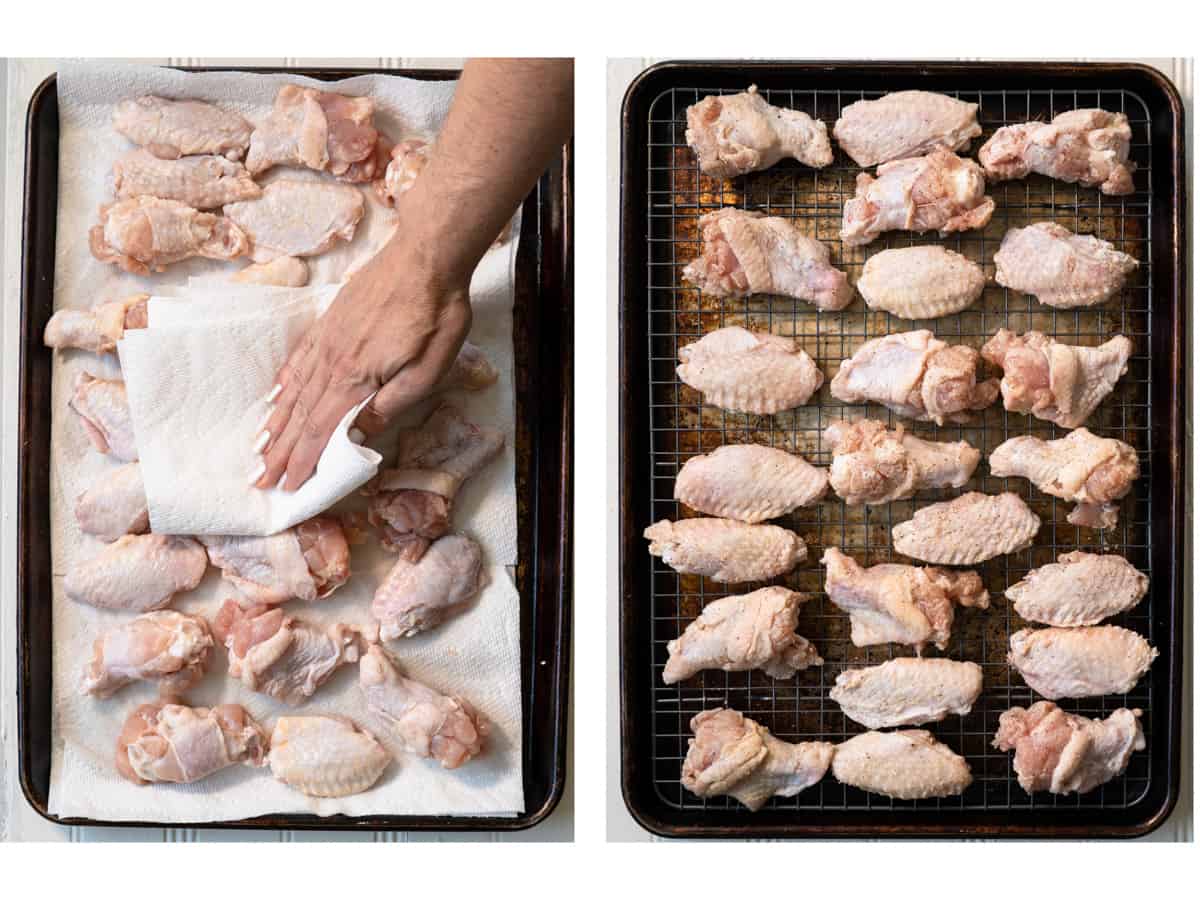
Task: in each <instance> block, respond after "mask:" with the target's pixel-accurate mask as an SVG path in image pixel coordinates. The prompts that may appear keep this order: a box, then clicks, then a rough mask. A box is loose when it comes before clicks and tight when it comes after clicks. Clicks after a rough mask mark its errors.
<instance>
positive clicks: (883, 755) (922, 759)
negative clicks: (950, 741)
mask: <svg viewBox="0 0 1200 900" xmlns="http://www.w3.org/2000/svg"><path fill="white" fill-rule="evenodd" d="M832 769H833V777H834V778H836V779H837V780H838V781H840V782H841V783H842V784H848V785H851V786H852V787H856V788H860V789H861V790H864V791H870V792H871V793H873V794H882V795H883V796H885V797H893V798H895V799H897V800H925V799H927V798H929V797H954V796H957V795H958V794H961V793H962V792H963V791H965V790H966V789H967V787H968V786H970V784H971V781H972V778H971V767H970V766H969V765H967V761H966V760H965V759H963V758H962V757H961V756H959V755H958V754H957V753H955V752H954V751H953V750H951V749H950V748H949V747H947V746H946V745H945V744H943V743H941V742H940V741H938V740H937V738H935V737H934V736H933V735H932V734H930V733H929V732H928V731H923V730H921V729H912V730H909V731H887V732H883V731H868V732H865V733H864V734H859V735H855V736H854V737H852V738H850V740H848V741H845V742H844V743H841V744H838V745H837V748H836V750H835V751H834V754H833V766H832Z"/></svg>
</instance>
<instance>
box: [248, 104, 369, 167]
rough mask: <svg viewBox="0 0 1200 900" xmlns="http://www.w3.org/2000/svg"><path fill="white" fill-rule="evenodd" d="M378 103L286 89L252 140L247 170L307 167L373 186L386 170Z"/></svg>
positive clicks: (255, 131) (252, 136) (255, 130)
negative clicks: (382, 159)
mask: <svg viewBox="0 0 1200 900" xmlns="http://www.w3.org/2000/svg"><path fill="white" fill-rule="evenodd" d="M374 117H375V101H374V100H372V99H371V98H370V97H347V96H344V95H342V94H333V93H329V92H327V91H318V90H316V89H315V88H307V87H300V86H299V85H294V84H285V85H284V86H283V87H281V88H280V89H279V93H278V94H276V95H275V106H274V108H273V109H272V110H271V113H270V115H268V116H267V118H266V120H265V121H264V122H263V123H262V124H261V125H259V126H258V127H257V128H256V129H254V134H253V135H251V137H250V152H249V153H248V154H247V155H246V168H248V169H249V170H250V173H251V174H252V175H259V174H261V173H263V172H265V171H266V170H267V169H269V168H271V167H272V166H303V167H305V168H308V169H315V170H316V171H318V172H329V173H330V174H331V175H336V176H337V177H339V178H341V179H343V180H345V181H355V182H359V181H370V180H371V179H373V178H375V177H376V175H377V174H378V170H379V169H380V168H381V166H380V160H379V155H378V152H377V151H378V146H377V145H378V143H379V132H378V131H376V130H375V124H374Z"/></svg>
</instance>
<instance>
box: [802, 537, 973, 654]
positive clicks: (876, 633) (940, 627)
mask: <svg viewBox="0 0 1200 900" xmlns="http://www.w3.org/2000/svg"><path fill="white" fill-rule="evenodd" d="M821 564H822V565H823V566H825V593H827V594H828V595H829V600H830V602H831V603H833V605H834V606H836V607H837V608H838V609H840V610H843V611H844V612H848V613H849V614H850V640H851V641H852V642H853V644H854V646H855V647H869V646H872V645H874V644H887V643H897V644H908V645H911V646H913V647H916V648H917V651H918V652H920V651H921V649H922V648H923V647H924V646H925V644H927V643H932V644H933V645H934V646H936V647H937V648H938V649H939V650H941V649H945V646H946V643H947V642H948V641H949V640H950V628H951V626H952V625H953V624H954V606H955V604H956V603H957V604H958V605H960V606H973V607H976V608H977V609H987V607H988V604H989V602H990V601H989V599H988V593H987V590H985V589H984V586H983V581H982V580H981V579H980V578H979V576H978V575H977V574H975V573H974V572H955V571H952V570H948V569H937V568H934V567H932V566H927V567H924V568H919V567H917V566H904V565H897V564H893V563H884V564H882V565H878V566H871V567H870V568H869V569H864V568H863V567H862V566H860V565H859V564H858V563H857V562H855V560H854V559H852V558H851V557H849V556H847V555H846V554H844V553H842V552H841V551H840V550H838V549H837V548H836V547H830V548H829V549H827V550H826V551H825V555H824V556H822V557H821Z"/></svg>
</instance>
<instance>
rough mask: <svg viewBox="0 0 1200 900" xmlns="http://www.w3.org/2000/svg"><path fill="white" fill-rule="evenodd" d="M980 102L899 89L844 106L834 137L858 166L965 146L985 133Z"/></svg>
mask: <svg viewBox="0 0 1200 900" xmlns="http://www.w3.org/2000/svg"><path fill="white" fill-rule="evenodd" d="M978 109H979V106H978V105H977V104H975V103H965V102H964V101H962V100H955V99H954V98H953V97H947V96H946V95H945V94H934V93H931V92H929V91H896V92H894V93H891V94H884V95H883V96H882V97H880V98H879V99H878V100H859V101H857V102H855V103H851V104H850V105H849V106H847V107H846V108H845V109H843V110H842V114H841V116H839V117H838V120H837V123H836V124H835V125H834V126H833V136H834V138H835V139H836V140H837V142H838V145H839V146H840V147H841V148H842V149H843V150H845V151H846V155H848V156H849V157H850V158H851V159H852V160H854V162H855V163H856V164H857V165H860V166H863V167H864V168H865V167H868V166H877V165H879V164H880V163H886V162H891V161H892V160H896V159H906V158H908V157H910V156H922V155H924V154H926V153H929V152H930V151H932V150H936V149H939V148H940V149H944V150H949V151H955V150H962V149H965V148H966V146H967V145H968V144H969V143H971V138H973V137H978V136H979V135H981V134H983V129H981V128H980V127H979V123H978V122H977V121H976V118H975V114H976V111H977V110H978Z"/></svg>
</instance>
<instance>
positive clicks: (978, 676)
mask: <svg viewBox="0 0 1200 900" xmlns="http://www.w3.org/2000/svg"><path fill="white" fill-rule="evenodd" d="M982 690H983V669H981V668H980V667H979V666H977V665H976V664H975V663H973V662H956V661H954V660H952V659H913V658H910V657H904V658H901V659H892V660H888V661H887V662H885V663H883V664H882V665H878V666H871V667H870V668H866V669H846V670H845V671H844V672H842V673H841V674H840V675H838V677H837V684H835V685H834V687H833V688H832V689H831V690H830V691H829V698H830V699H831V700H833V701H834V702H835V703H837V705H838V706H840V707H841V708H842V712H843V713H845V715H846V717H847V718H849V719H853V720H854V721H855V722H858V723H859V724H860V725H865V726H867V727H868V728H892V727H894V726H897V725H923V724H925V723H926V722H940V721H942V719H944V718H946V716H948V715H950V714H951V713H953V714H954V715H956V716H965V715H966V714H967V713H969V712H970V711H971V706H972V705H973V704H974V703H975V701H976V700H978V699H979V694H980V692H981V691H982Z"/></svg>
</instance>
